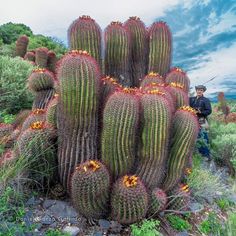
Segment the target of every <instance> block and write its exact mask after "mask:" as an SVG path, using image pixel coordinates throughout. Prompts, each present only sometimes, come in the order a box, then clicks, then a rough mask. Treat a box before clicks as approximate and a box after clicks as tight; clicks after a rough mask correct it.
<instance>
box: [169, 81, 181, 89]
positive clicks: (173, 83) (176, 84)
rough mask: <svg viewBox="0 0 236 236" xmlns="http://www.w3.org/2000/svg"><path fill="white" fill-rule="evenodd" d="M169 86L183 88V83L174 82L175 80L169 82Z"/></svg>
mask: <svg viewBox="0 0 236 236" xmlns="http://www.w3.org/2000/svg"><path fill="white" fill-rule="evenodd" d="M170 86H171V87H175V88H180V89H183V88H184V85H183V84H181V83H178V82H177V83H175V82H171V83H170Z"/></svg>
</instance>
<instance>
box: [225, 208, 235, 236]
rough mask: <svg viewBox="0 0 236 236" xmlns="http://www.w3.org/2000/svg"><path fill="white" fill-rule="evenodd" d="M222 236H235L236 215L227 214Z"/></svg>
mask: <svg viewBox="0 0 236 236" xmlns="http://www.w3.org/2000/svg"><path fill="white" fill-rule="evenodd" d="M223 235H224V236H226V235H227V236H234V235H236V214H235V213H233V212H230V213H229V216H228V220H227V222H226V224H225V230H224V232H223Z"/></svg>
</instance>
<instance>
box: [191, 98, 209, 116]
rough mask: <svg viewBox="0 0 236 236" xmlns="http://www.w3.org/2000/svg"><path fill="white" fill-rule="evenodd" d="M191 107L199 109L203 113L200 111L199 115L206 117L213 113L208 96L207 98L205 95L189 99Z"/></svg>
mask: <svg viewBox="0 0 236 236" xmlns="http://www.w3.org/2000/svg"><path fill="white" fill-rule="evenodd" d="M189 105H190V107H192V108H194V109H199V110H200V111H201V113H198V114H197V115H198V117H199V118H200V117H204V118H206V117H207V116H208V115H210V114H211V103H210V100H209V99H208V98H205V97H204V96H201V97H199V98H197V97H191V98H190V100H189Z"/></svg>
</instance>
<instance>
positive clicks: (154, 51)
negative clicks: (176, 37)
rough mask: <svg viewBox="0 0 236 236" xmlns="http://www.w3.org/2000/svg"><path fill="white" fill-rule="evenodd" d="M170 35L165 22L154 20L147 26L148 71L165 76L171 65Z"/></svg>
mask: <svg viewBox="0 0 236 236" xmlns="http://www.w3.org/2000/svg"><path fill="white" fill-rule="evenodd" d="M171 54H172V36H171V32H170V29H169V27H168V26H167V24H166V23H165V22H155V23H153V24H152V25H151V27H150V28H149V57H148V59H149V62H148V72H152V71H153V72H157V73H159V74H160V75H162V76H165V75H166V74H167V73H168V72H169V70H170V65H171V57H172V55H171Z"/></svg>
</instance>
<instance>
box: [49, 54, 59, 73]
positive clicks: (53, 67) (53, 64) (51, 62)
mask: <svg viewBox="0 0 236 236" xmlns="http://www.w3.org/2000/svg"><path fill="white" fill-rule="evenodd" d="M56 64H57V56H56V53H55V52H53V51H49V52H48V61H47V68H48V70H50V71H52V72H53V73H55V72H56Z"/></svg>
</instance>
